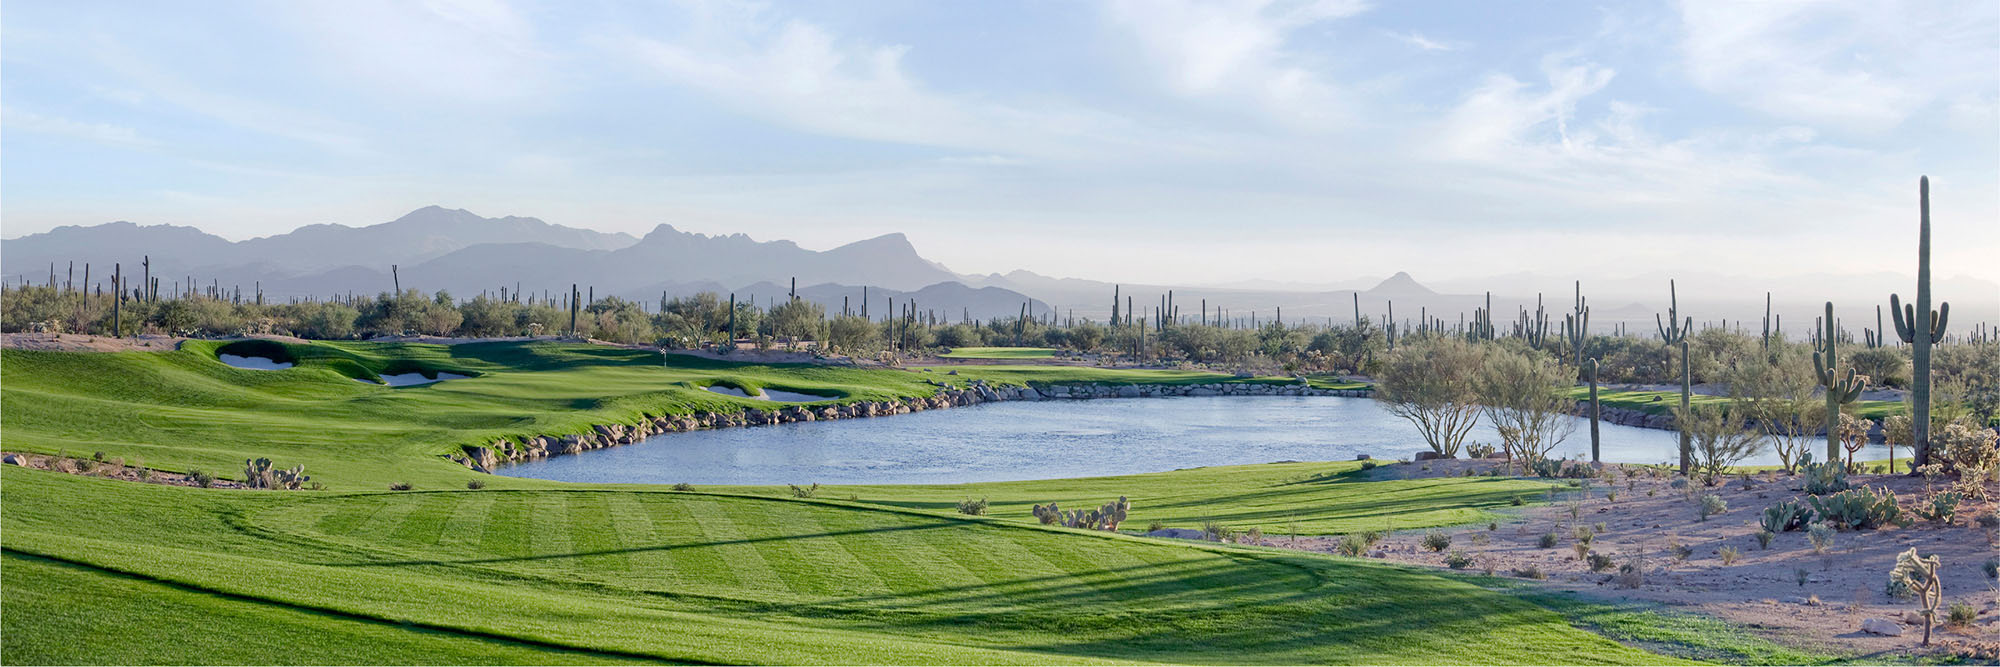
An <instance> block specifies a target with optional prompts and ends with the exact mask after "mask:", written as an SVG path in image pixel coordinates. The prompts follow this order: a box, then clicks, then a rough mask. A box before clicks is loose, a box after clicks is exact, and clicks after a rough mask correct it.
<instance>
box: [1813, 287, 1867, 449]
mask: <svg viewBox="0 0 2000 667" xmlns="http://www.w3.org/2000/svg"><path fill="white" fill-rule="evenodd" d="M1821 321H1822V322H1823V324H1821V326H1822V327H1823V329H1821V330H1820V335H1819V341H1818V342H1815V343H1814V344H1813V372H1815V373H1817V374H1818V375H1819V384H1820V386H1822V387H1825V388H1826V460H1827V461H1828V462H1829V463H1837V462H1839V461H1840V451H1841V449H1842V448H1841V446H1840V435H1839V432H1838V431H1839V428H1838V427H1839V425H1840V406H1842V405H1846V404H1848V403H1853V402H1854V399H1856V398H1860V397H1861V386H1862V385H1864V384H1867V379H1868V378H1865V377H1859V376H1856V375H1855V374H1854V369H1852V368H1849V369H1847V377H1846V378H1844V379H1843V378H1841V377H1840V375H1839V373H1840V370H1839V368H1838V366H1839V364H1840V355H1839V354H1838V353H1837V348H1835V344H1836V343H1835V341H1836V340H1837V338H1838V337H1836V336H1835V335H1834V328H1833V327H1834V324H1833V302H1832V301H1828V302H1826V318H1825V319H1823V320H1821Z"/></svg>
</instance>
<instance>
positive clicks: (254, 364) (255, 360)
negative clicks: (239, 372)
mask: <svg viewBox="0 0 2000 667" xmlns="http://www.w3.org/2000/svg"><path fill="white" fill-rule="evenodd" d="M215 358H216V359H219V360H221V361H222V363H225V364H228V365H230V366H234V367H237V368H247V369H250V370H253V371H282V370H285V369H287V368H291V367H292V362H289V361H277V360H275V359H272V358H270V357H239V356H236V355H234V354H218V355H215Z"/></svg>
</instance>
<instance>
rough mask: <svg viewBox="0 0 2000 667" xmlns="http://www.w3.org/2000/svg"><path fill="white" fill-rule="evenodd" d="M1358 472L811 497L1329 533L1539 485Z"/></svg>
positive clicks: (1473, 512) (1463, 512)
mask: <svg viewBox="0 0 2000 667" xmlns="http://www.w3.org/2000/svg"><path fill="white" fill-rule="evenodd" d="M1360 467H1361V464H1360V463H1358V462H1353V461H1348V462H1337V463H1268V464H1262V465H1244V466H1216V467H1208V468H1194V469H1188V470H1176V471H1173V472H1164V473H1148V474H1143V475H1124V476H1117V477H1084V478H1076V479H1055V480H1038V481H1027V482H987V483H978V484H944V485H880V486H867V485H852V486H832V487H828V488H826V489H824V490H822V491H821V494H822V495H824V496H826V497H835V498H846V497H849V496H853V497H855V498H857V499H859V500H860V501H861V502H866V503H877V504H886V505H893V506H898V507H911V508H919V509H927V510H934V511H943V512H950V511H955V507H956V505H957V503H958V501H959V500H961V499H965V498H984V499H987V500H988V501H990V502H991V507H990V508H989V509H988V512H987V513H988V515H989V516H993V517H997V518H1002V519H1008V520H1014V521H1024V522H1033V521H1034V520H1035V519H1034V517H1033V516H1032V515H1031V514H1030V512H1029V510H1030V509H1031V508H1032V507H1033V506H1034V505H1036V504H1040V503H1048V502H1051V501H1053V502H1055V503H1056V504H1057V505H1058V506H1060V507H1063V508H1070V509H1088V508H1092V507H1096V506H1098V505H1102V504H1104V503H1105V502H1108V501H1111V500H1114V499H1116V498H1117V497H1118V496H1120V495H1124V496H1127V497H1129V498H1131V500H1132V512H1131V514H1130V516H1129V518H1128V520H1127V521H1126V525H1125V527H1126V528H1134V529H1143V528H1144V527H1146V526H1147V525H1149V524H1150V523H1151V522H1154V521H1158V522H1161V523H1165V524H1167V525H1168V526H1172V527H1179V528H1199V527H1200V526H1201V524H1202V523H1203V522H1204V521H1208V520H1214V521H1219V522H1222V523H1223V524H1225V525H1228V526H1230V527H1232V528H1236V529H1239V530H1248V529H1250V528H1252V527H1255V528H1259V529H1262V530H1263V531H1264V533H1265V534H1268V535H1287V534H1300V535H1330V534H1335V533H1350V532H1361V531H1369V530H1383V529H1388V530H1401V529H1407V528H1427V527H1431V526H1445V525H1454V524H1466V523H1481V522H1485V521H1489V520H1497V519H1501V518H1502V517H1500V516H1499V513H1501V512H1503V511H1504V508H1506V507H1508V506H1509V505H1511V502H1512V500H1513V499H1514V498H1517V497H1519V498H1523V499H1526V500H1530V501H1532V500H1536V499H1538V498H1540V497H1541V495H1542V493H1543V491H1544V490H1545V489H1547V488H1548V486H1549V485H1548V484H1547V483H1544V482H1539V481H1534V480H1518V479H1511V478H1492V477H1453V478H1442V479H1437V478H1433V479H1422V480H1389V481H1381V480H1378V479H1377V477H1378V476H1373V475H1372V474H1371V473H1367V472H1363V471H1361V470H1360ZM726 490H736V491H746V492H758V491H761V489H758V488H756V487H736V488H727V489H726Z"/></svg>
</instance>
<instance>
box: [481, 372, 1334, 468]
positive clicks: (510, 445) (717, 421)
mask: <svg viewBox="0 0 2000 667" xmlns="http://www.w3.org/2000/svg"><path fill="white" fill-rule="evenodd" d="M1372 395H1373V393H1372V392H1371V391H1369V390H1366V389H1314V388H1312V387H1308V386H1305V385H1303V384H1253V383H1227V384H1224V383H1211V384H1194V385H1157V384H1138V385H1101V384H1067V385H1039V386H1027V387H996V386H991V385H988V384H986V383H985V382H982V381H979V380H974V381H972V382H971V383H970V384H969V386H966V387H964V388H956V389H954V388H950V387H943V388H940V389H939V390H938V392H937V393H936V394H933V395H930V396H911V397H905V398H898V399H891V400H885V401H856V402H853V403H847V404H844V405H794V406H789V407H783V408H777V409H772V410H762V409H757V408H745V409H743V410H742V411H738V412H696V413H693V414H687V415H674V416H658V417H648V418H646V419H643V420H640V421H639V422H638V423H636V424H599V425H597V426H595V427H593V428H592V430H591V431H590V432H588V433H572V434H565V435H538V436H529V437H526V438H501V439H499V440H495V441H493V442H492V443H490V444H487V445H466V446H465V447H464V448H463V451H462V452H459V453H454V454H451V455H450V459H451V460H452V461H454V462H457V463H459V464H461V465H464V466H466V467H469V468H472V469H474V470H479V471H482V472H492V471H493V469H494V468H496V467H498V466H499V465H500V464H502V463H512V462H519V461H528V460H533V459H539V458H544V457H548V456H553V455H558V454H577V453H581V452H586V451H589V450H593V449H603V448H606V447H616V446H618V445H629V444H632V443H635V442H639V441H641V440H645V439H646V438H649V437H652V436H655V435H659V434H662V433H677V432H681V431H698V430H702V429H711V428H728V427H734V426H764V425H769V424H784V423H789V422H811V421H827V420H832V419H858V418H863V417H883V416H887V415H900V414H908V413H911V412H921V411H924V410H941V409H944V408H950V407H957V406H961V405H977V404H980V403H990V402H996V401H1044V400H1083V399H1099V398H1159V397H1165V396H1347V397H1356V398H1366V397H1369V396H1372Z"/></svg>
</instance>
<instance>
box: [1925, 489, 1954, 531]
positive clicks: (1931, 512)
mask: <svg viewBox="0 0 2000 667" xmlns="http://www.w3.org/2000/svg"><path fill="white" fill-rule="evenodd" d="M1959 499H1960V494H1959V492H1958V491H1956V490H1950V491H1939V492H1937V493H1933V494H1931V495H1930V497H1929V498H1925V499H1924V501H1923V502H1921V503H1918V504H1917V510H1916V511H1917V516H1918V517H1920V518H1922V519H1923V520H1925V521H1929V522H1931V523H1951V517H1952V515H1954V514H1957V513H1958V501H1959Z"/></svg>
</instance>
